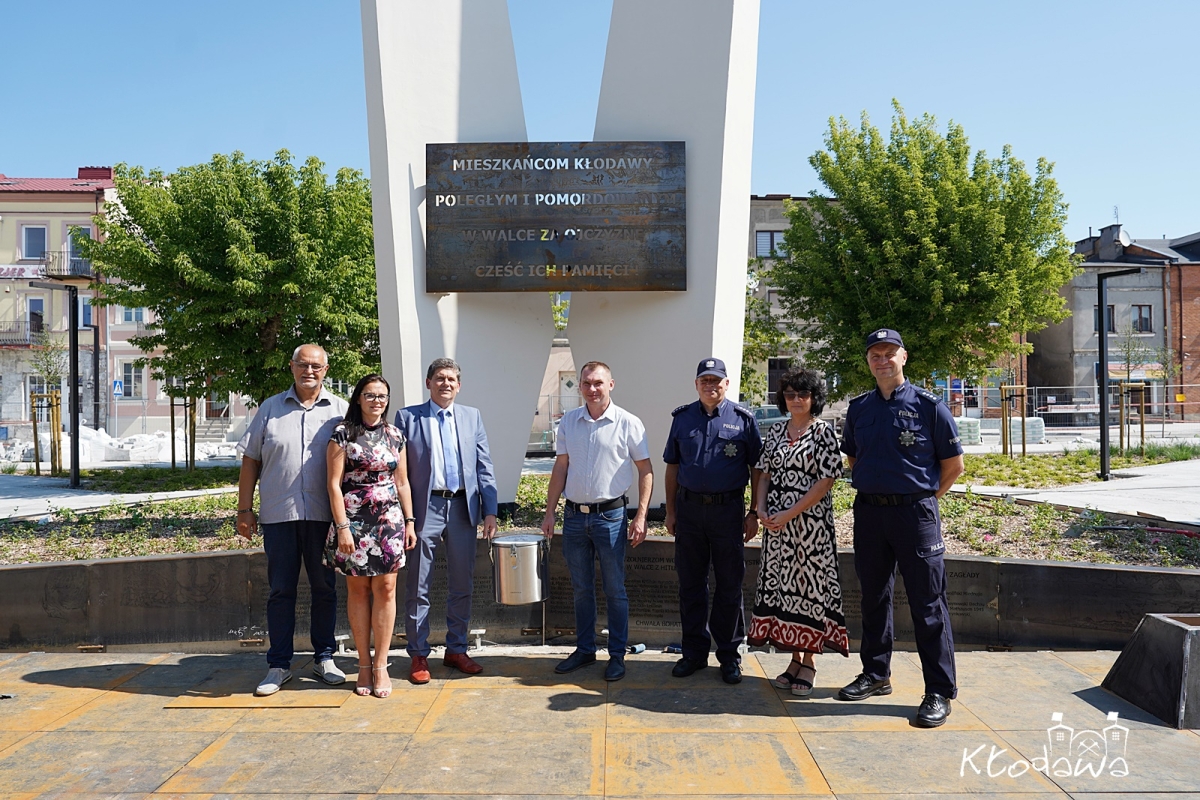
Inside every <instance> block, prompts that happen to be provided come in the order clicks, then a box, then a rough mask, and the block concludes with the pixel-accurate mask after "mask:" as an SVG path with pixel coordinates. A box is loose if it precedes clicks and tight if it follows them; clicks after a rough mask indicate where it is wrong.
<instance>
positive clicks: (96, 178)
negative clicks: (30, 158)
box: [0, 167, 113, 193]
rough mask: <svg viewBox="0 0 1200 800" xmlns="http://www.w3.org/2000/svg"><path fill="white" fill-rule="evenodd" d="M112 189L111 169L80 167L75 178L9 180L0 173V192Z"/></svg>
mask: <svg viewBox="0 0 1200 800" xmlns="http://www.w3.org/2000/svg"><path fill="white" fill-rule="evenodd" d="M111 188H113V181H112V168H111V167H80V168H79V177H77V178H10V177H8V176H7V175H5V174H4V173H2V172H0V192H84V193H94V192H95V191H96V190H98V189H111Z"/></svg>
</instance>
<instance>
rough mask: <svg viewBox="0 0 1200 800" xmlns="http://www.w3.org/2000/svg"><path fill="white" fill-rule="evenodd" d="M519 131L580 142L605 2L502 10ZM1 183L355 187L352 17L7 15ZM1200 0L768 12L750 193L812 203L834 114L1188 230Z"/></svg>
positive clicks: (593, 93) (1079, 215)
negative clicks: (248, 179)
mask: <svg viewBox="0 0 1200 800" xmlns="http://www.w3.org/2000/svg"><path fill="white" fill-rule="evenodd" d="M509 8H510V11H511V15H512V23H513V32H514V36H515V40H516V48H517V59H518V66H519V69H520V75H521V84H522V92H523V95H524V102H525V113H526V118H527V120H528V129H529V136H530V138H531V139H533V140H541V141H573V140H587V139H590V138H591V134H592V129H593V124H594V121H595V108H596V99H597V97H598V95H599V91H600V75H601V69H602V67H603V59H604V48H605V44H606V37H607V29H608V16H609V10H610V8H611V5H610V3H609V2H607V0H569V2H568V0H559V1H558V2H551V1H550V0H509ZM0 20H2V24H3V26H4V29H5V36H4V55H5V73H6V76H7V78H8V80H7V81H6V82H5V89H6V91H5V102H4V103H3V105H2V106H0V173H5V174H8V175H19V176H38V177H51V176H68V175H73V174H74V170H75V168H76V167H77V166H80V165H83V164H111V163H115V162H117V161H126V162H130V163H136V164H142V165H144V166H147V167H155V166H157V167H162V168H163V169H166V170H172V169H174V168H176V167H179V166H182V165H184V164H194V163H197V162H200V161H205V160H207V159H208V158H209V156H210V155H211V154H212V153H215V152H229V151H232V150H235V149H240V150H242V151H244V152H246V153H247V154H248V155H250V156H252V157H257V158H262V157H267V156H269V155H270V154H271V153H273V152H274V151H275V150H277V149H279V148H283V147H286V148H287V149H289V150H291V151H292V152H293V153H294V154H296V155H297V156H301V157H303V156H308V155H310V154H311V155H317V156H318V157H320V158H321V159H323V160H324V161H325V162H326V163H327V164H328V165H329V166H330V167H331V168H334V167H338V166H351V167H357V168H360V169H363V170H364V171H366V170H367V167H368V157H367V133H366V108H365V100H364V95H363V68H362V33H361V28H360V20H359V5H358V3H357V2H355V0H287V2H283V0H251V1H250V2H247V1H246V0H240V1H239V2H228V1H227V0H206V2H203V3H196V2H192V3H186V2H178V3H177V2H161V1H160V0H156V1H155V2H150V0H143V1H140V2H134V0H106V2H103V3H96V2H76V0H45V2H38V3H32V2H25V3H10V4H8V5H7V6H6V8H5V11H4V13H3V15H2V16H0ZM1198 29H1200V3H1196V2H1191V1H1190V0H1177V1H1176V2H1160V1H1159V0H1148V1H1147V2H1143V3H1138V4H1134V3H1128V2H1120V3H1118V2H1107V0H1091V1H1090V2H1082V1H1081V2H1060V1H1059V0H1049V1H1047V0H1039V1H1038V2H1025V1H1024V0H1002V1H1001V0H993V1H992V2H982V1H981V2H962V1H961V0H955V2H931V1H926V0H913V2H907V3H896V2H894V0H891V1H888V2H853V1H852V0H845V2H841V3H824V2H820V3H819V2H798V1H796V0H763V3H762V18H761V35H760V42H759V69H758V94H757V103H756V114H755V126H754V127H755V137H754V174H753V182H752V189H753V191H754V192H755V193H756V194H767V193H791V194H797V195H800V194H807V193H808V192H809V191H810V190H812V189H819V188H820V187H819V186H818V185H817V181H816V177H815V175H814V174H813V172H812V170H811V169H810V168H809V166H808V163H807V158H808V156H810V155H811V154H812V153H813V152H814V151H815V150H817V149H818V148H820V147H821V143H822V136H823V134H824V131H825V129H826V127H827V120H828V118H829V117H830V116H832V115H842V116H846V117H847V118H849V119H851V120H857V119H858V116H859V114H860V113H861V112H862V111H863V110H866V111H867V112H868V113H869V114H870V115H871V117H872V120H873V121H874V122H875V123H876V124H877V125H878V126H880V127H881V128H886V127H887V125H888V123H889V120H890V115H891V109H890V106H889V103H890V101H891V98H893V97H895V98H897V99H898V100H899V101H900V102H901V103H902V104H903V105H904V107H905V109H906V110H907V112H908V113H909V115H910V116H916V115H918V114H920V113H921V112H926V111H928V112H930V113H932V114H934V115H936V116H937V117H938V119H939V120H940V121H942V122H945V121H946V120H949V119H953V120H955V121H956V122H958V123H960V124H962V125H963V126H964V127H965V129H966V132H967V134H968V136H969V137H970V139H971V143H972V145H973V146H975V147H977V148H983V149H985V150H987V152H988V153H991V154H998V153H999V151H1000V148H1001V147H1002V146H1003V145H1004V144H1006V143H1007V144H1011V145H1012V146H1013V149H1014V151H1015V154H1016V155H1017V157H1019V158H1022V159H1024V160H1025V161H1026V162H1027V163H1028V164H1029V166H1030V167H1032V165H1033V163H1034V162H1035V161H1036V159H1037V158H1038V156H1045V157H1047V158H1049V159H1050V160H1051V161H1053V162H1055V164H1056V169H1055V175H1056V177H1057V178H1058V180H1059V183H1060V185H1061V187H1062V189H1063V192H1064V194H1065V195H1066V199H1067V201H1068V202H1069V203H1070V207H1071V208H1070V221H1069V224H1068V228H1067V232H1068V234H1069V235H1070V236H1072V237H1073V238H1079V237H1082V236H1084V235H1086V234H1087V229H1088V227H1089V226H1092V227H1095V228H1099V227H1100V226H1103V225H1107V224H1109V223H1110V222H1112V221H1113V207H1114V206H1117V207H1118V208H1119V210H1120V220H1121V222H1122V223H1124V224H1125V226H1126V229H1127V230H1128V231H1129V232H1130V233H1131V234H1132V235H1133V236H1134V237H1137V238H1151V237H1158V236H1161V235H1163V234H1166V235H1168V236H1179V235H1183V234H1185V233H1190V232H1193V231H1197V230H1200V201H1197V199H1196V197H1197V192H1196V187H1197V186H1200V105H1198V104H1197V103H1196V102H1195V97H1196V93H1197V88H1198V86H1197V76H1198V75H1200V66H1198V65H1197V62H1196V60H1195V56H1194V49H1195V46H1194V40H1195V31H1196V30H1198Z"/></svg>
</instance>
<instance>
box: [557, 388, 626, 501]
mask: <svg viewBox="0 0 1200 800" xmlns="http://www.w3.org/2000/svg"><path fill="white" fill-rule="evenodd" d="M555 452H557V453H558V455H560V456H561V455H566V456H567V485H566V489H565V491H564V494H565V495H566V497H567V499H568V500H570V501H571V502H573V503H598V502H600V501H602V500H614V499H616V498H618V497H621V496H622V495H624V494H625V493H626V492H627V491H629V487H630V486H632V485H633V478H634V474H635V471H636V470H635V467H634V465H633V462H635V461H646V460H648V459H649V458H650V444H649V442H648V441H647V439H646V426H645V425H643V424H642V421H641V420H640V419H638V418H637V417H635V416H634V415H633V414H630V413H629V412H628V411H626V410H625V409H623V408H621V407H620V406H618V405H617V404H616V403H613V402H609V404H608V408H606V409H605V410H604V413H603V414H601V415H600V417H599V419H592V415H591V414H589V413H588V410H587V406H586V405H582V406H580V407H579V408H573V409H571V410H570V411H568V412H567V413H566V414H563V416H562V419H561V420H559V423H558V438H557V443H556V445H555Z"/></svg>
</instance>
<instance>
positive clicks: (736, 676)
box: [721, 661, 742, 683]
mask: <svg viewBox="0 0 1200 800" xmlns="http://www.w3.org/2000/svg"><path fill="white" fill-rule="evenodd" d="M721 680H723V681H725V682H726V683H741V682H742V667H741V665H740V664H738V663H737V662H736V661H727V662H726V663H724V664H722V665H721Z"/></svg>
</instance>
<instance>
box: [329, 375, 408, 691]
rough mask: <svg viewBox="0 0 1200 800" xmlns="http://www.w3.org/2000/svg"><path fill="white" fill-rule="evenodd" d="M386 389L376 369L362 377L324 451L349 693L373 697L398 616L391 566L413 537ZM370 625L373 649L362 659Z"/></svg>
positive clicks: (399, 439)
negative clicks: (354, 675) (354, 656)
mask: <svg viewBox="0 0 1200 800" xmlns="http://www.w3.org/2000/svg"><path fill="white" fill-rule="evenodd" d="M389 392H390V389H389V387H388V382H387V381H386V380H384V379H383V376H382V375H368V376H367V377H365V378H363V379H362V380H360V381H359V382H358V384H357V385H356V386H355V387H354V393H353V394H352V395H351V396H350V404H349V405H350V407H349V408H348V409H347V411H346V418H345V419H344V420H343V421H342V422H341V423H340V424H339V425H338V426H337V428H335V429H334V431H333V436H332V437H331V438H330V440H329V449H328V451H327V452H326V461H327V466H328V468H329V502H330V505H331V506H332V510H333V523H332V524H331V525H330V526H329V535H328V537H327V538H326V540H325V563H327V564H329V565H330V566H331V567H333V568H334V569H336V570H339V571H341V572H342V573H343V574H344V575H345V576H346V588H347V590H348V592H347V595H348V596H347V598H346V615H347V616H348V617H349V618H350V632H351V633H352V634H353V635H354V646H355V648H356V649H357V650H358V681H357V685H356V687H355V690H354V691H355V694H359V695H364V696H365V695H368V694H372V693H374V695H375V696H376V697H387V696H388V695H389V694H391V692H392V681H391V678H390V677H389V676H388V672H387V668H388V663H387V657H388V646H389V645H390V644H391V641H392V630H393V627H394V625H395V622H396V573H397V572H398V571H399V570H400V568H401V567H403V566H404V551H405V550H411V549H412V548H413V547H415V546H416V544H417V534H416V531H414V530H413V529H412V528H411V527H409V523H411V522H412V521H413V517H412V493H411V491H410V490H409V487H408V466H407V463H406V460H405V458H404V454H403V452H402V451H403V450H404V434H402V433H401V432H400V431H399V430H398V429H397V428H396V427H394V426H392V425H389V424H388V423H387V421H386V419H387V412H388V407H389V406H390V402H389V397H388V394H389ZM372 631H373V632H374V633H375V656H374V659H373V660H372V661H370V662H369V663H365V664H364V663H363V659H364V658H369V657H370V655H371V633H372ZM364 673H365V675H364Z"/></svg>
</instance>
